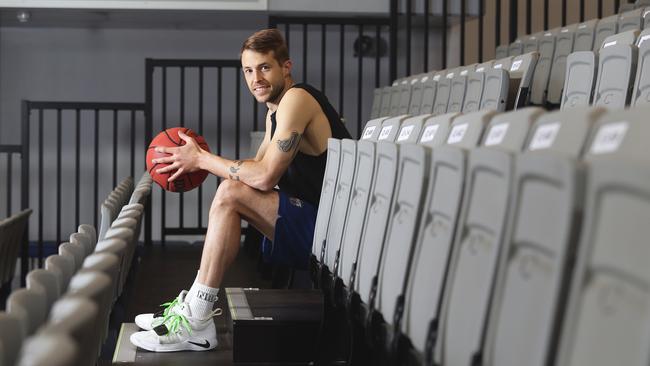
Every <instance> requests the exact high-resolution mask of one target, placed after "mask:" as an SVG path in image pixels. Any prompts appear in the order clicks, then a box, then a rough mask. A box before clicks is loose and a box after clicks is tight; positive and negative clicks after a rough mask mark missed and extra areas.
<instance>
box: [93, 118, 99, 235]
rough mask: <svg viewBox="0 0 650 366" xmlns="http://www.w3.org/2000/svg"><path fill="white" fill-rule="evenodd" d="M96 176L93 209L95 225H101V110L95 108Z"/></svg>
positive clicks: (94, 179)
mask: <svg viewBox="0 0 650 366" xmlns="http://www.w3.org/2000/svg"><path fill="white" fill-rule="evenodd" d="M94 134H95V135H94V137H95V141H94V144H93V146H94V148H95V149H94V173H93V174H94V177H93V193H94V197H95V198H94V200H93V201H94V203H95V205H94V206H95V207H94V210H93V214H94V223H95V227H99V226H98V223H99V220H98V211H99V178H98V175H99V110H98V109H95V131H94Z"/></svg>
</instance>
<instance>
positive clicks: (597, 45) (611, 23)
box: [593, 14, 618, 51]
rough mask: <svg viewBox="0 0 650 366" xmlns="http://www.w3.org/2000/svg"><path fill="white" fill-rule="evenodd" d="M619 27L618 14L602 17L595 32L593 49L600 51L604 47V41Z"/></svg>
mask: <svg viewBox="0 0 650 366" xmlns="http://www.w3.org/2000/svg"><path fill="white" fill-rule="evenodd" d="M617 29H618V14H615V15H612V16H609V17H606V18H602V19H600V21H599V22H598V25H597V26H596V31H595V32H594V45H593V51H598V50H599V49H601V48H602V47H603V42H604V41H605V39H606V38H607V37H610V36H613V35H615V34H616V33H617Z"/></svg>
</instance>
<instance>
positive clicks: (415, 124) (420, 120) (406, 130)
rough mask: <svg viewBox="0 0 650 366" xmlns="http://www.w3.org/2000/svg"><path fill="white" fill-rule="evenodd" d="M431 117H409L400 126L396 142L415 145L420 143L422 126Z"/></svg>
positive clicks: (426, 115)
mask: <svg viewBox="0 0 650 366" xmlns="http://www.w3.org/2000/svg"><path fill="white" fill-rule="evenodd" d="M429 116H430V115H428V114H425V115H419V116H414V117H408V118H406V119H405V120H404V121H402V124H401V126H400V129H399V132H398V134H397V138H396V139H395V142H396V143H398V144H415V143H417V142H418V141H419V137H420V132H422V125H423V124H424V121H425V120H426V119H427V118H428V117H429Z"/></svg>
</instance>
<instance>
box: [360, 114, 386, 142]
mask: <svg viewBox="0 0 650 366" xmlns="http://www.w3.org/2000/svg"><path fill="white" fill-rule="evenodd" d="M386 119H388V117H379V118H375V119H371V120H370V121H368V122H366V126H365V127H364V128H363V133H362V134H361V140H370V141H377V138H378V137H379V132H380V131H381V124H382V123H384V121H385V120H386Z"/></svg>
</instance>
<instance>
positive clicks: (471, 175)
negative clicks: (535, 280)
mask: <svg viewBox="0 0 650 366" xmlns="http://www.w3.org/2000/svg"><path fill="white" fill-rule="evenodd" d="M543 111H544V110H543V109H540V108H532V107H531V108H524V109H522V110H519V111H514V112H510V113H504V114H500V115H497V116H495V117H494V118H492V120H491V121H490V124H489V125H488V127H487V129H486V133H485V137H484V138H483V141H482V143H481V147H480V148H477V149H475V150H472V151H470V152H469V157H468V162H467V173H466V178H467V179H466V183H465V188H464V193H463V197H467V200H465V201H464V202H463V206H462V208H461V211H460V216H459V218H458V229H457V233H458V234H459V235H458V236H457V237H456V238H455V239H454V245H453V249H452V256H451V261H450V263H449V273H448V274H447V283H446V285H445V298H444V300H443V308H442V315H441V322H440V331H439V333H438V336H439V339H438V342H437V348H436V361H438V362H441V363H443V364H445V365H447V364H450V365H461V364H464V365H469V364H472V360H477V359H480V358H479V357H481V347H482V344H483V341H484V331H485V326H486V321H487V318H488V310H489V309H488V305H489V299H490V294H491V291H492V288H493V283H494V276H495V269H496V264H497V263H496V260H497V257H498V253H499V251H500V245H501V242H502V239H503V234H504V228H505V223H506V218H507V215H508V205H509V192H510V190H511V189H512V183H511V181H512V175H513V162H514V154H516V153H518V152H519V151H521V150H522V148H523V147H524V143H525V141H526V137H527V135H528V131H529V129H530V127H531V126H532V124H533V123H534V122H535V120H536V119H537V118H538V117H539V116H540V115H541V114H542V113H543ZM474 362H475V361H474Z"/></svg>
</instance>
